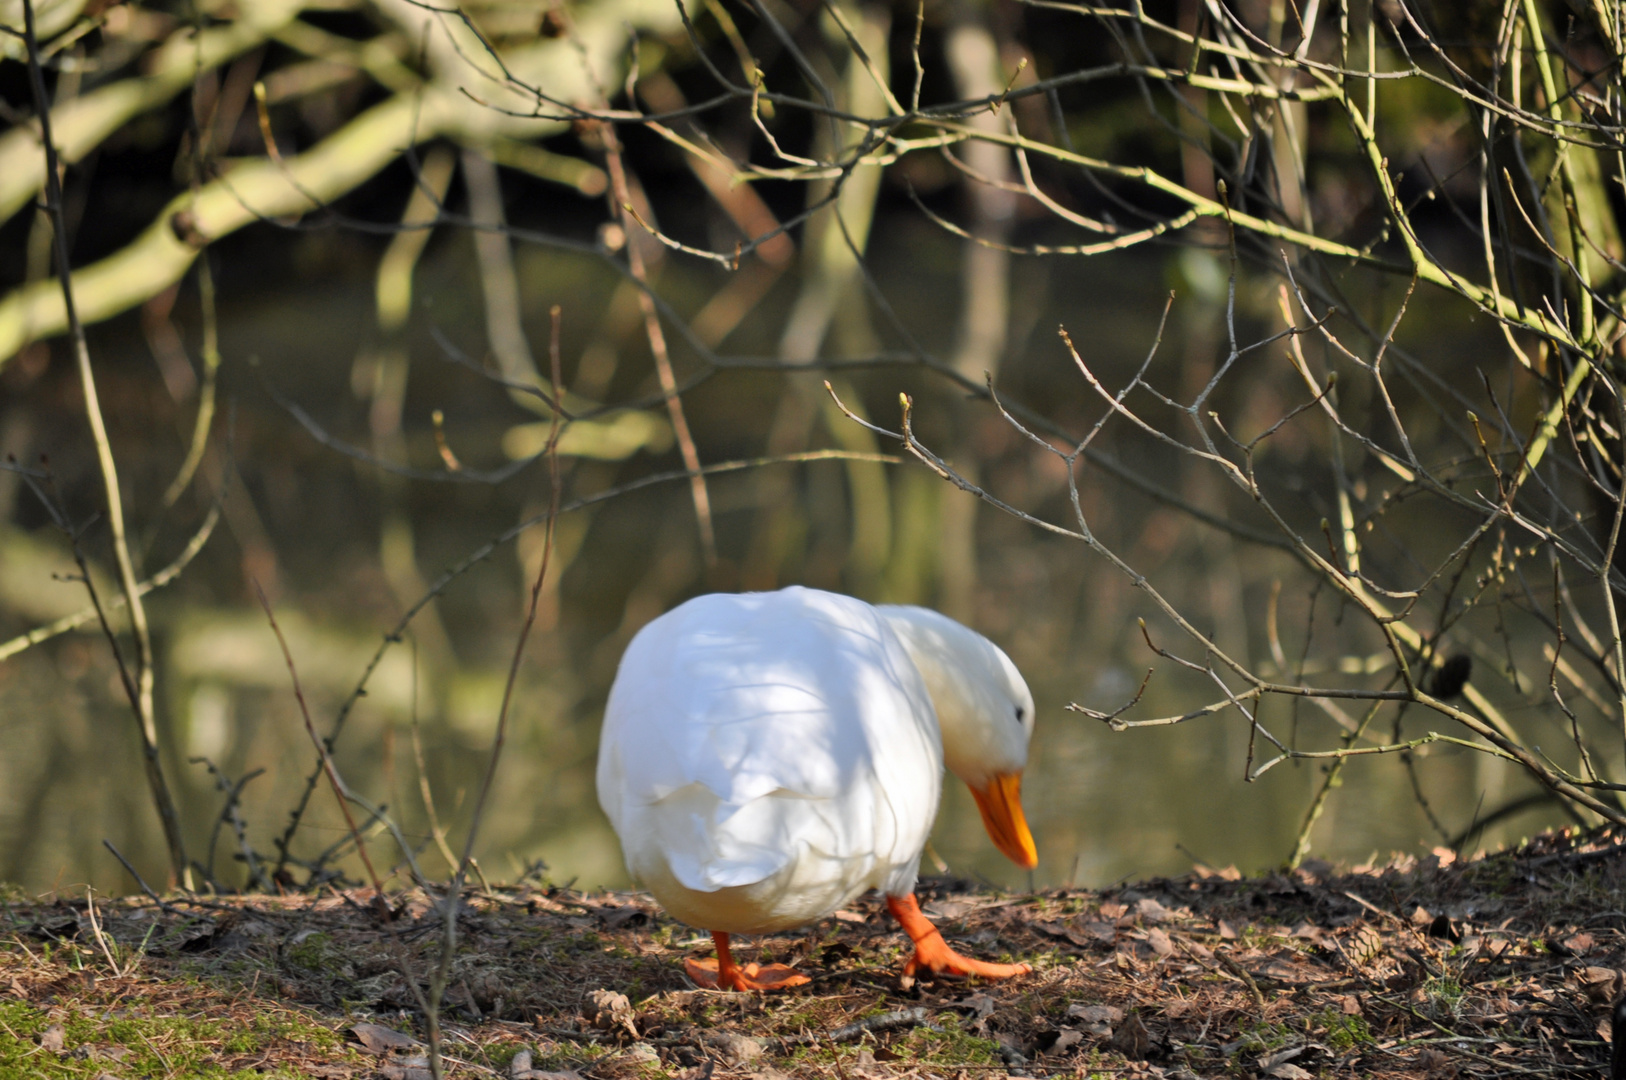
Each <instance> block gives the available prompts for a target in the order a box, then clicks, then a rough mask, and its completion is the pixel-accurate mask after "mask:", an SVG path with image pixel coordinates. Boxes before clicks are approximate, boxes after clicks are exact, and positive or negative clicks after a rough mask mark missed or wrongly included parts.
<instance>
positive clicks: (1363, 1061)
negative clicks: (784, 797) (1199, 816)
mask: <svg viewBox="0 0 1626 1080" xmlns="http://www.w3.org/2000/svg"><path fill="white" fill-rule="evenodd" d="M1623 887H1626V851H1623V850H1621V849H1620V848H1618V847H1617V845H1616V841H1615V839H1614V838H1613V837H1612V836H1611V835H1609V834H1595V835H1589V836H1585V837H1583V836H1577V835H1572V834H1553V835H1551V836H1547V837H1543V838H1539V839H1538V840H1537V841H1536V842H1535V843H1533V844H1532V845H1530V846H1529V847H1527V848H1526V849H1524V850H1522V851H1520V852H1517V853H1509V854H1502V855H1496V856H1492V857H1489V858H1484V859H1479V860H1475V861H1472V862H1467V863H1458V862H1456V861H1455V860H1453V859H1451V858H1450V857H1449V853H1439V854H1437V855H1435V856H1433V857H1430V858H1428V859H1423V860H1420V861H1419V860H1403V861H1401V862H1398V863H1395V864H1391V865H1388V866H1384V867H1380V868H1369V869H1364V870H1357V871H1351V872H1344V873H1339V872H1335V871H1334V870H1333V868H1331V867H1329V866H1326V865H1324V864H1313V865H1311V866H1308V867H1307V868H1305V869H1302V870H1299V871H1296V872H1294V873H1291V874H1275V875H1270V876H1267V877H1262V878H1254V879H1242V878H1241V877H1240V875H1237V874H1235V873H1234V872H1229V871H1220V872H1216V871H1208V870H1203V869H1199V870H1198V871H1195V872H1193V873H1192V874H1191V875H1188V876H1186V877H1183V878H1178V879H1172V880H1156V881H1148V882H1144V883H1141V884H1139V885H1136V886H1134V887H1132V888H1124V889H1117V890H1112V891H1109V892H1106V893H1096V892H1091V891H1086V890H1059V891H1052V892H1049V893H1045V894H1041V895H1039V896H1032V897H1011V896H1004V897H1000V896H992V895H989V894H986V893H980V892H976V891H973V890H970V889H967V888H964V887H963V886H961V885H958V884H956V883H950V882H927V883H923V885H922V889H921V894H922V901H923V903H924V905H925V907H926V910H927V911H928V913H930V914H932V915H933V917H934V918H935V919H936V920H937V921H938V924H939V926H940V927H941V928H942V930H943V932H944V934H945V936H946V937H948V938H949V940H950V941H951V942H953V943H954V945H955V946H956V948H959V949H961V950H962V951H966V952H969V953H971V954H974V955H979V956H983V957H989V958H997V959H1005V958H1021V959H1025V960H1028V961H1030V962H1033V963H1034V964H1035V967H1036V969H1037V970H1036V971H1035V973H1034V974H1033V975H1031V976H1028V977H1026V978H1023V979H1017V980H1013V981H1011V982H1007V983H1001V984H997V985H983V984H975V983H966V982H962V981H955V980H950V979H938V980H936V981H922V982H919V983H916V984H914V985H913V986H911V987H910V988H909V989H908V990H904V989H902V987H901V984H900V981H899V980H898V978H897V975H896V973H897V971H898V969H899V967H900V966H901V961H902V959H903V956H904V953H905V951H906V946H907V941H906V939H905V938H904V937H903V935H902V934H901V933H900V932H899V931H897V929H896V927H895V926H893V925H892V923H891V921H890V919H888V918H887V917H886V915H885V912H884V907H883V905H882V904H881V903H880V901H879V900H878V899H877V898H874V897H870V898H865V899H862V900H860V901H856V902H854V903H853V904H851V905H849V907H848V908H847V909H844V910H843V911H842V912H840V913H838V915H837V916H836V917H835V918H833V919H830V920H827V921H826V922H825V923H824V924H822V925H820V926H817V927H813V928H811V929H810V931H809V932H807V933H804V934H802V935H798V936H794V937H777V938H767V939H759V940H757V941H755V942H748V943H742V949H741V951H742V953H747V954H751V955H750V958H751V959H756V960H759V961H761V960H767V959H773V960H776V961H779V962H784V963H792V964H795V965H798V966H799V967H800V968H801V969H802V970H803V971H805V972H806V973H808V974H809V975H811V976H812V977H813V983H812V985H811V986H810V987H807V988H805V989H802V990H797V991H792V992H789V993H783V994H778V995H773V996H770V997H761V996H757V995H735V994H720V993H714V992H703V991H697V990H694V989H693V988H691V987H689V986H688V985H687V984H686V982H685V981H684V978H683V975H682V966H681V965H682V959H683V958H684V957H685V956H687V955H695V954H697V953H703V952H708V951H709V947H710V943H709V941H707V940H706V939H705V938H704V936H703V935H699V934H697V933H694V932H692V931H690V930H689V929H688V928H686V927H682V926H680V925H677V924H675V923H672V922H671V921H670V920H668V919H666V918H665V917H664V916H663V915H662V914H661V913H660V912H659V911H658V909H656V908H655V907H654V905H652V904H651V903H650V902H649V901H648V899H647V898H646V897H642V896H639V895H637V894H615V895H604V894H599V895H593V896H587V895H582V894H579V893H574V892H570V891H567V890H562V889H517V890H500V889H499V890H495V891H492V892H489V893H483V894H480V895H478V896H476V897H474V898H472V899H471V902H470V904H469V905H468V908H467V910H466V911H465V912H464V913H463V914H462V915H461V916H460V920H459V934H458V937H459V941H460V950H459V953H458V955H457V957H456V958H455V960H454V962H453V964H452V968H451V973H452V978H451V980H450V982H449V984H448V986H447V992H446V998H445V1013H444V1017H445V1020H446V1023H447V1044H446V1045H447V1048H448V1055H449V1060H450V1063H451V1064H450V1072H451V1074H452V1075H454V1076H456V1075H468V1076H475V1075H482V1076H497V1077H502V1078H504V1080H561V1078H566V1077H576V1078H579V1080H623V1078H624V1080H633V1078H634V1077H646V1076H651V1075H656V1074H655V1073H652V1072H651V1070H652V1069H655V1070H658V1071H659V1073H660V1074H664V1075H668V1076H674V1077H683V1078H685V1080H699V1078H700V1077H702V1076H711V1075H714V1074H720V1075H732V1076H752V1077H759V1078H773V1077H784V1076H807V1077H813V1076H820V1077H823V1076H828V1075H832V1072H834V1073H835V1074H838V1075H844V1076H845V1077H846V1078H847V1080H883V1078H889V1077H900V1078H901V1077H905V1076H919V1077H922V1078H931V1077H937V1078H942V1080H947V1078H950V1077H955V1078H958V1077H960V1076H964V1077H966V1078H968V1080H971V1078H976V1077H981V1076H984V1075H987V1074H989V1073H990V1072H992V1073H1002V1072H1008V1073H1010V1074H1011V1075H1030V1076H1048V1075H1068V1076H1074V1075H1086V1074H1090V1073H1098V1074H1103V1075H1111V1076H1125V1077H1135V1078H1147V1080H1158V1078H1165V1080H1192V1078H1194V1077H1217V1076H1220V1075H1225V1076H1238V1077H1269V1078H1273V1080H1308V1078H1309V1077H1312V1076H1322V1077H1340V1076H1349V1077H1355V1076H1362V1077H1366V1076H1375V1077H1415V1078H1418V1080H1470V1078H1476V1077H1485V1078H1489V1077H1492V1076H1503V1075H1509V1074H1520V1075H1539V1076H1549V1075H1551V1076H1557V1075H1567V1074H1580V1073H1583V1072H1588V1071H1596V1070H1597V1069H1598V1068H1599V1067H1600V1066H1601V1065H1602V1064H1603V1063H1604V1061H1605V1059H1606V1057H1607V1054H1608V1046H1607V1045H1606V1039H1607V1038H1608V1028H1607V1024H1606V1023H1600V1022H1601V1021H1604V1020H1605V1018H1606V1017H1607V1014H1608V1007H1609V1004H1610V1002H1611V1001H1612V1000H1614V999H1615V998H1616V997H1617V996H1618V995H1619V993H1620V992H1621V990H1622V985H1623V984H1622V978H1623V976H1622V970H1623V968H1626V936H1623V934H1622V930H1623V928H1626V917H1623V916H1621V915H1620V914H1619V904H1618V901H1617V900H1615V899H1614V898H1615V897H1617V896H1618V895H1619V894H1620V892H1621V890H1622V888H1623ZM395 899H396V900H397V901H398V903H397V905H396V911H397V912H398V916H397V918H396V919H395V920H394V921H393V922H391V923H387V924H386V923H381V922H379V920H378V916H377V915H376V914H375V913H374V911H373V909H372V908H370V907H369V906H368V905H367V904H366V903H365V901H364V898H362V897H360V896H359V895H358V896H353V897H352V896H343V895H329V896H326V897H324V898H321V899H317V900H310V899H305V898H279V897H245V898H239V899H233V900H225V901H216V902H210V903H207V904H206V903H202V902H193V901H188V900H186V899H184V898H177V899H176V900H175V901H174V902H173V903H172V905H171V906H170V908H169V910H159V909H157V908H156V907H154V906H153V905H151V904H149V903H147V902H145V901H137V900H126V901H120V902H116V903H112V904H103V905H100V907H101V910H100V911H99V913H98V924H99V925H100V926H101V927H102V928H103V929H104V930H105V931H106V933H108V934H109V935H110V944H111V945H112V946H113V947H114V948H116V949H118V950H121V951H120V953H119V957H120V962H121V963H128V962H129V961H130V960H131V959H132V958H136V957H137V956H138V954H139V963H137V964H135V965H134V967H133V969H130V970H128V971H127V972H126V973H125V974H123V975H115V974H114V973H113V972H111V971H109V970H108V964H107V962H106V961H105V960H104V959H103V953H102V952H101V950H100V946H99V944H98V943H97V942H96V940H95V937H94V930H93V928H92V926H91V923H90V920H89V918H88V914H89V913H88V912H87V911H86V910H85V907H84V904H83V902H82V901H79V902H72V901H62V902H59V903H54V904H41V905H36V906H33V907H18V906H16V905H14V906H13V908H12V911H11V926H10V928H9V932H8V933H7V934H6V935H4V937H3V938H0V1004H3V1003H4V1002H6V1001H13V1002H21V1003H28V1004H29V1005H30V1006H32V1007H35V1008H38V1009H42V1010H47V1011H49V1010H56V1012H57V1013H60V1014H62V1015H64V1016H68V1015H86V1014H88V1013H90V1012H92V1011H94V1010H95V1009H96V1008H102V1007H103V1003H105V1002H107V1001H108V1000H114V999H119V1000H136V999H139V998H141V997H142V995H149V994H168V995H170V998H171V999H174V1000H180V999H182V998H184V997H185V996H186V995H191V996H192V998H193V999H195V1000H193V1001H192V1005H193V1006H195V1007H199V1008H202V1007H205V1006H206V1007H208V1008H221V1009H226V1008H228V1006H229V1004H230V1003H231V1002H232V1001H234V1000H235V1001H241V1000H242V999H243V997H244V993H245V989H244V988H245V986H248V987H250V988H251V990H252V993H257V994H258V995H260V996H261V997H266V996H273V997H275V998H276V999H277V1000H278V1002H279V1007H285V1008H292V1007H298V1008H300V1009H302V1010H304V1011H305V1012H306V1013H307V1014H309V1015H310V1016H313V1017H317V1018H319V1019H321V1021H322V1022H323V1023H325V1024H327V1025H328V1026H329V1029H330V1030H333V1031H340V1032H343V1033H344V1034H345V1035H346V1037H347V1038H348V1039H350V1040H351V1045H352V1046H354V1047H356V1048H358V1049H359V1050H362V1051H365V1053H362V1054H361V1055H360V1056H361V1059H364V1060H366V1061H368V1062H369V1064H367V1065H365V1066H361V1067H357V1066H354V1065H344V1064H341V1063H333V1062H328V1063H324V1062H322V1061H319V1060H313V1059H312V1058H311V1056H310V1054H309V1053H308V1051H298V1050H297V1049H296V1050H290V1051H288V1053H290V1054H295V1055H297V1054H299V1053H303V1054H304V1056H303V1057H299V1058H298V1059H297V1060H298V1065H297V1070H299V1071H303V1072H305V1073H307V1074H310V1075H317V1074H321V1075H324V1076H329V1077H333V1078H336V1077H338V1076H346V1075H354V1076H358V1077H364V1076H380V1077H384V1078H385V1080H422V1076H421V1075H420V1073H423V1071H424V1070H425V1069H426V1067H427V1061H426V1058H425V1054H426V1048H425V1047H424V1046H423V1044H422V1030H423V1029H422V1027H421V1024H419V1023H418V1018H417V1017H416V1013H415V1004H414V1001H415V995H414V993H413V987H412V985H411V982H409V980H414V981H416V982H417V983H418V984H419V989H420V990H422V989H423V988H424V986H425V985H426V983H427V978H428V972H429V971H430V970H431V968H432V967H433V964H434V961H435V960H436V959H437V958H438V950H439V942H440V934H439V932H438V923H437V921H436V916H435V913H434V911H433V908H432V905H431V904H430V903H429V901H428V900H427V898H425V897H423V896H421V895H419V894H416V893H413V894H403V895H401V896H399V897H396V898H395ZM5 941H9V942H10V944H5V943H4V942H5ZM143 943H144V944H143ZM47 952H49V956H50V959H46V958H45V957H46V955H47ZM53 1032H54V1034H53ZM409 1032H416V1034H409ZM0 1038H4V1035H3V1034H0ZM69 1041H71V1040H69ZM31 1045H33V1046H34V1049H35V1050H36V1051H37V1052H38V1053H40V1054H50V1055H52V1056H53V1057H57V1056H60V1055H64V1054H71V1053H75V1052H83V1053H84V1054H86V1055H88V1054H90V1053H91V1051H90V1050H88V1049H86V1048H85V1047H77V1048H76V1047H74V1046H71V1045H67V1044H66V1043H65V1042H64V1041H63V1031H62V1028H61V1027H60V1025H59V1026H57V1027H55V1028H50V1029H45V1030H43V1031H42V1032H41V1033H40V1035H39V1038H38V1042H37V1043H36V1044H31ZM106 1049H108V1050H112V1049H117V1048H116V1047H113V1048H106ZM96 1053H98V1054H100V1055H101V1056H99V1057H98V1058H97V1059H96V1060H97V1061H98V1062H100V1064H99V1065H98V1066H97V1067H98V1068H99V1069H100V1068H105V1069H106V1070H107V1071H108V1072H109V1073H110V1074H112V1075H115V1076H117V1075H118V1070H119V1067H120V1064H119V1060H118V1058H117V1056H116V1055H112V1054H110V1053H103V1052H102V1051H100V1050H98V1051H96ZM276 1053H277V1052H271V1053H268V1055H266V1060H265V1062H263V1063H262V1064H260V1065H256V1066H254V1067H263V1068H274V1067H277V1062H276V1060H275V1059H276ZM291 1060H292V1059H291ZM234 1064H235V1067H242V1066H241V1063H234ZM290 1068H294V1066H290ZM323 1070H326V1071H325V1072H324V1071H323Z"/></svg>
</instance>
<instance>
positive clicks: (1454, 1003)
mask: <svg viewBox="0 0 1626 1080" xmlns="http://www.w3.org/2000/svg"><path fill="white" fill-rule="evenodd" d="M1464 993H1465V991H1464V990H1463V987H1462V984H1461V983H1459V982H1458V981H1457V980H1455V979H1452V978H1430V979H1428V980H1427V981H1426V982H1424V983H1423V995H1424V997H1425V998H1426V999H1427V1000H1428V1008H1429V1011H1430V1012H1431V1013H1433V1014H1434V1015H1436V1016H1438V1015H1440V1014H1441V1013H1444V1014H1446V1015H1449V1016H1453V1017H1454V1016H1457V1015H1458V1014H1459V1013H1461V1011H1462V998H1463V994H1464Z"/></svg>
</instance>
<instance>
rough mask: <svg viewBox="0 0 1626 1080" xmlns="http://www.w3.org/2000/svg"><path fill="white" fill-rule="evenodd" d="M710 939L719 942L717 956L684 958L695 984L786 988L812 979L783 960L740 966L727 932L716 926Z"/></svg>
mask: <svg viewBox="0 0 1626 1080" xmlns="http://www.w3.org/2000/svg"><path fill="white" fill-rule="evenodd" d="M711 940H712V941H714V942H716V943H717V958H716V959H715V960H710V959H707V960H695V959H689V960H685V961H683V970H684V971H686V972H688V973H689V978H691V979H693V980H694V984H695V985H696V986H699V987H703V988H704V989H707V990H784V989H786V988H788V987H792V986H801V985H802V984H803V983H805V982H808V981H809V979H808V977H807V976H806V975H803V974H802V973H801V972H799V971H797V970H796V969H795V968H793V967H788V966H786V965H784V964H769V965H767V966H766V967H763V966H761V965H759V964H755V963H751V964H746V965H745V966H744V967H740V966H739V965H738V964H736V963H734V956H733V954H732V953H730V952H729V951H728V935H727V934H725V933H723V932H722V931H721V930H713V931H712V932H711Z"/></svg>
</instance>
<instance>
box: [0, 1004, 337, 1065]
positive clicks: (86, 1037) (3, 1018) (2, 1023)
mask: <svg viewBox="0 0 1626 1080" xmlns="http://www.w3.org/2000/svg"><path fill="white" fill-rule="evenodd" d="M162 1008H163V1007H144V1006H143V1005H142V1003H141V1002H139V1001H133V1000H126V1001H124V1002H122V1003H121V1007H120V1009H119V1012H121V1013H122V1014H123V1015H120V1016H111V1015H106V1018H104V1016H103V1015H97V1014H94V1013H92V1014H88V1015H87V1014H78V1013H70V1014H68V1015H66V1016H62V1017H60V1018H59V1019H56V1020H53V1018H52V1016H51V1014H49V1013H47V1012H46V1011H45V1010H44V1009H41V1008H39V1007H38V1006H35V1005H33V1004H31V1003H29V1002H24V1001H13V1002H0V1076H6V1077H10V1076H18V1077H21V1076H27V1077H44V1078H45V1080H70V1078H71V1080H90V1078H92V1077H97V1076H100V1075H101V1074H102V1073H104V1072H109V1071H112V1072H114V1073H116V1074H118V1075H133V1076H164V1077H167V1078H171V1080H193V1078H197V1080H225V1078H229V1077H239V1076H240V1077H244V1078H251V1077H262V1076H266V1075H270V1076H286V1077H290V1078H292V1077H294V1076H297V1075H299V1074H298V1073H297V1072H295V1071H292V1070H291V1069H287V1068H282V1069H277V1068H275V1067H274V1071H272V1072H270V1073H261V1072H257V1071H255V1070H252V1069H233V1068H231V1067H230V1066H229V1064H228V1062H229V1060H230V1059H232V1058H236V1057H239V1056H246V1055H258V1054H262V1053H263V1052H264V1051H266V1050H269V1049H273V1048H274V1047H275V1045H276V1044H277V1043H279V1042H298V1043H301V1044H303V1048H304V1052H309V1050H311V1049H315V1050H319V1051H321V1052H323V1053H324V1054H328V1055H331V1056H333V1057H336V1058H338V1059H340V1060H347V1061H355V1063H357V1064H360V1062H359V1059H357V1058H356V1055H355V1054H354V1053H353V1052H349V1051H345V1050H344V1048H343V1046H342V1044H341V1041H340V1039H339V1036H338V1035H337V1034H336V1033H334V1032H333V1031H332V1030H330V1029H329V1028H327V1027H324V1026H322V1025H321V1024H319V1023H317V1022H315V1021H314V1020H307V1019H305V1018H302V1017H298V1016H297V1015H290V1014H286V1013H269V1014H267V1013H260V1014H257V1015H254V1016H252V1017H251V1018H250V1017H244V1018H243V1019H241V1020H238V1019H231V1020H225V1019H217V1018H211V1017H205V1016H198V1015H195V1014H194V1015H165V1014H164V1013H163V1011H162ZM53 1023H60V1024H62V1026H63V1050H64V1051H65V1052H64V1053H61V1054H58V1053H55V1052H53V1051H50V1050H46V1049H43V1048H42V1047H41V1046H40V1045H39V1037H40V1036H41V1035H42V1034H43V1033H44V1032H45V1031H47V1030H48V1029H49V1028H50V1027H51V1025H52V1024H53ZM81 1049H82V1050H84V1051H87V1052H86V1053H84V1054H82V1055H81V1056H75V1055H74V1053H73V1051H75V1050H81ZM109 1051H112V1052H113V1055H117V1054H119V1052H120V1051H122V1052H123V1053H122V1056H119V1057H118V1059H117V1061H116V1062H115V1060H114V1057H113V1056H112V1055H110V1054H109Z"/></svg>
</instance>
